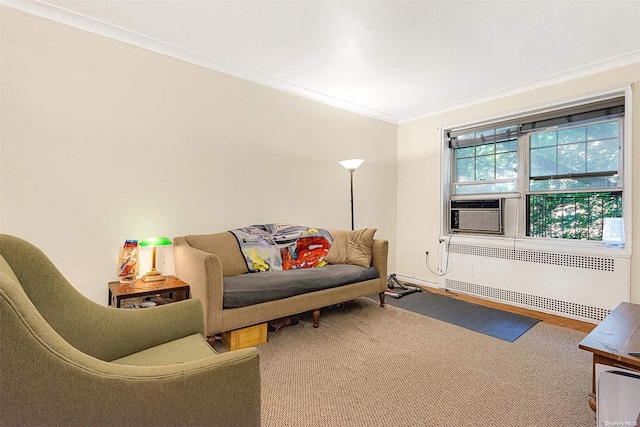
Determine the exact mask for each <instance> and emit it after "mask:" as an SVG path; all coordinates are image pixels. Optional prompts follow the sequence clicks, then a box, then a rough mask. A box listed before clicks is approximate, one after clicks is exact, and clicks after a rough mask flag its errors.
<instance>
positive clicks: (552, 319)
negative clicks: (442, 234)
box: [411, 283, 597, 332]
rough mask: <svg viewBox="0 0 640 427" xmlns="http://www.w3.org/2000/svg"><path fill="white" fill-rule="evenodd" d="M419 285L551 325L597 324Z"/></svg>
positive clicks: (582, 327)
mask: <svg viewBox="0 0 640 427" xmlns="http://www.w3.org/2000/svg"><path fill="white" fill-rule="evenodd" d="M411 285H412V286H416V285H415V284H413V283H411ZM418 286H419V287H421V288H423V289H424V290H425V291H429V292H433V293H436V294H441V295H446V296H449V297H452V298H456V299H459V300H462V301H467V302H470V303H473V304H478V305H483V306H485V307H492V308H497V309H500V310H504V311H508V312H511V313H516V314H521V315H523V316H529V317H533V318H534V319H540V320H541V321H543V322H545V323H549V324H551V325H557V326H563V327H565V328H570V329H575V330H576V331H582V332H591V331H592V330H593V328H595V327H596V326H597V325H595V324H593V323H589V322H582V321H580V320H574V319H569V318H566V317H562V316H555V315H553V314H548V313H542V312H540V311H535V310H529V309H526V308H522V307H517V306H514V305H509V304H502V303H499V302H496V301H490V300H486V299H484V298H477V297H473V296H470V295H465V294H458V293H455V292H452V291H447V290H444V289H437V288H431V287H429V286H424V285H418Z"/></svg>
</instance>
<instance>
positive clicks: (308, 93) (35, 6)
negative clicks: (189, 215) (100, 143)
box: [0, 0, 398, 124]
mask: <svg viewBox="0 0 640 427" xmlns="http://www.w3.org/2000/svg"><path fill="white" fill-rule="evenodd" d="M0 5H2V6H7V7H10V8H12V9H17V10H20V11H23V12H26V13H29V14H32V15H36V16H39V17H41V18H45V19H49V20H51V21H55V22H58V23H61V24H65V25H68V26H71V27H74V28H78V29H81V30H84V31H87V32H90V33H94V34H98V35H100V36H103V37H107V38H110V39H112V40H117V41H120V42H123V43H126V44H130V45H133V46H136V47H140V48H143V49H146V50H150V51H153V52H156V53H160V54H162V55H165V56H169V57H172V58H176V59H179V60H181V61H185V62H189V63H192V64H195V65H199V66H201V67H204V68H208V69H211V70H214V71H217V72H220V73H223V74H228V75H231V76H233V77H238V78H241V79H243V80H248V81H251V82H254V83H258V84H260V85H263V86H268V87H271V88H274V89H277V90H280V91H282V92H286V93H289V94H291V95H295V96H299V97H301V98H305V99H309V100H312V101H316V102H319V103H322V104H325V105H329V106H332V107H336V108H339V109H341V110H346V111H350V112H352V113H356V114H359V115H362V116H366V117H370V118H374V119H377V120H381V121H384V122H388V123H392V124H397V123H398V117H396V116H393V115H391V114H387V113H384V112H381V111H376V110H373V109H370V108H367V107H364V106H362V105H357V104H353V103H351V102H348V101H345V100H342V99H339V98H335V97H332V96H328V95H326V94H323V93H319V92H317V91H314V90H311V89H308V88H305V87H302V86H297V85H294V84H291V83H287V82H284V81H282V80H278V79H275V78H273V77H269V76H266V75H264V74H260V73H255V72H251V71H248V70H243V69H239V68H235V67H232V66H229V65H228V64H223V63H221V62H219V61H217V60H215V59H213V58H210V57H208V56H205V55H201V54H199V53H196V52H193V51H189V50H187V49H184V48H181V47H179V46H176V45H172V44H170V43H167V42H164V41H161V40H158V39H155V38H153V37H149V36H146V35H144V34H140V33H136V32H134V31H131V30H128V29H126V28H122V27H118V26H116V25H113V24H109V23H107V22H104V21H100V20H98V19H95V18H92V17H89V16H86V15H82V14H79V13H76V12H73V11H70V10H68V9H64V8H61V7H58V6H54V5H51V4H49V3H46V2H43V1H40V0H0Z"/></svg>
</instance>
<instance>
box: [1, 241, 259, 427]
mask: <svg viewBox="0 0 640 427" xmlns="http://www.w3.org/2000/svg"><path fill="white" fill-rule="evenodd" d="M0 315H1V328H2V329H1V332H0V366H1V368H0V369H1V372H0V393H1V396H0V425H68V426H76V425H78V426H79V425H82V426H91V425H101V426H105V425H136V426H144V425H150V426H151V425H153V426H163V425H167V426H177V425H203V426H204V425H207V426H211V425H222V426H259V425H260V366H259V357H258V352H257V350H256V349H255V348H251V349H244V350H238V351H232V352H228V353H222V354H216V353H215V352H214V351H213V349H212V348H211V347H210V346H209V345H208V344H207V341H206V339H205V338H204V336H203V334H204V316H203V312H202V306H201V304H200V301H199V300H186V301H180V302H176V303H174V304H168V305H163V306H158V307H154V308H148V309H143V310H124V309H116V308H110V307H105V306H101V305H99V304H96V303H94V302H92V301H90V300H89V299H87V298H85V297H84V296H82V295H81V294H80V293H79V292H78V291H76V290H75V289H74V288H73V286H71V285H70V284H69V282H67V281H66V279H65V278H64V277H63V276H62V275H61V273H60V272H59V271H58V270H57V269H56V267H55V266H54V265H53V264H52V263H51V261H50V260H49V259H48V258H47V257H46V256H45V255H44V254H43V253H42V252H41V251H40V250H39V249H37V248H36V247H34V246H33V245H31V244H29V243H27V242H25V241H24V240H21V239H19V238H17V237H13V236H8V235H0Z"/></svg>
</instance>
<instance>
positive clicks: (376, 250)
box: [174, 231, 389, 336]
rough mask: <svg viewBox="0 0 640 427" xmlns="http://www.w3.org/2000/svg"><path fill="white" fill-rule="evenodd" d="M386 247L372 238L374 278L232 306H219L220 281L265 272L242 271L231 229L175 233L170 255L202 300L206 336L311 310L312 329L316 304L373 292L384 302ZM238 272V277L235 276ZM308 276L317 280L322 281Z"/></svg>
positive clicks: (317, 271)
mask: <svg viewBox="0 0 640 427" xmlns="http://www.w3.org/2000/svg"><path fill="white" fill-rule="evenodd" d="M330 233H331V235H332V236H335V235H336V231H330ZM388 247H389V244H388V242H387V241H386V240H380V239H373V244H372V247H371V250H372V257H371V267H374V268H375V269H370V270H373V271H376V270H377V275H376V276H377V277H374V278H369V279H366V280H362V281H358V282H355V283H350V284H346V285H341V286H336V287H332V288H328V289H321V290H315V291H312V292H306V293H300V294H297V295H293V296H288V297H285V298H280V299H275V300H271V301H265V302H259V303H255V304H251V305H249V306H243V307H234V308H225V307H224V303H223V301H225V295H224V292H225V289H224V281H225V279H226V278H234V279H238V278H239V279H242V280H244V281H247V280H250V281H261V280H264V278H265V277H266V276H261V275H264V274H269V273H268V272H267V273H248V268H247V265H246V262H245V259H244V256H243V254H242V252H241V251H240V248H239V246H238V242H237V240H236V237H235V236H234V235H233V234H232V233H231V232H223V233H215V234H206V235H190V236H182V237H176V238H175V239H174V257H175V268H176V276H177V277H179V278H180V279H182V280H184V281H185V282H187V283H188V284H189V286H190V287H191V296H192V298H198V299H200V301H202V305H203V307H204V313H205V314H204V315H205V329H206V335H207V336H212V335H215V334H217V333H220V332H226V331H231V330H235V329H239V328H243V327H246V326H251V325H256V324H259V323H264V322H268V321H270V320H274V319H278V318H281V317H285V316H290V315H294V314H298V313H303V312H307V311H311V310H313V319H314V326H315V327H317V326H318V322H319V316H320V309H321V308H322V307H327V306H330V305H334V304H339V303H342V302H346V301H350V300H353V299H356V298H359V297H362V296H365V295H373V294H376V293H377V294H379V297H380V306H384V292H385V290H386V288H387V253H388ZM327 267H330V266H327ZM327 267H315V268H312V269H302V270H314V271H313V272H311V271H307V272H303V274H304V273H313V274H316V275H318V274H321V275H324V274H327V275H328V274H329V272H330V268H327ZM323 269H324V270H323ZM296 272H300V270H287V271H284V272H278V273H283V274H282V275H283V276H284V275H288V274H290V273H293V274H298V273H296ZM239 275H243V276H242V277H237V276H239ZM234 276H236V277H234ZM280 277H282V276H280ZM313 280H314V281H315V282H316V283H317V282H318V281H321V280H322V279H313Z"/></svg>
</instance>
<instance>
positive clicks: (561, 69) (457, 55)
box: [2, 0, 640, 123]
mask: <svg viewBox="0 0 640 427" xmlns="http://www.w3.org/2000/svg"><path fill="white" fill-rule="evenodd" d="M2 4H3V5H6V6H10V7H15V8H18V9H22V10H25V11H27V12H30V13H35V14H38V15H41V16H45V17H47V18H50V19H54V20H57V21H60V22H63V23H66V24H70V25H73V26H76V27H79V28H83V29H86V30H89V31H93V32H96V33H98V34H102V35H105V36H108V37H112V38H114V39H117V40H121V41H125V42H127V43H131V44H135V45H138V46H142V47H145V48H148V49H152V50H155V51H158V52H162V53H164V54H168V55H171V56H175V57H178V58H181V59H184V60H187V61H191V62H194V63H197V64H200V65H203V66H206V67H210V68H212V69H216V70H219V71H222V72H225V73H228V74H232V75H235V76H238V77H242V78H245V79H249V80H252V81H256V82H258V83H261V84H266V85H269V86H273V87H276V88H278V89H282V90H285V91H287V92H291V93H295V94H298V95H301V96H304V97H307V98H311V99H315V100H318V101H321V102H325V103H328V104H330V105H334V106H338V107H341V108H344V109H347V110H350V111H355V112H358V113H361V114H365V115H368V116H371V117H376V118H379V119H381V120H385V121H389V122H392V123H400V122H405V121H408V120H413V119H416V118H418V117H422V116H426V115H429V114H433V113H434V112H438V111H443V110H447V109H452V108H457V107H460V106H463V105H468V104H471V103H474V102H478V101H481V100H486V99H491V98H495V97H498V96H504V95H507V94H511V93H518V92H521V91H524V90H527V89H531V88H534V87H539V86H542V85H546V84H550V83H554V82H557V81H562V80H566V79H569V78H575V77H577V76H580V75H586V74H590V73H593V72H597V71H602V70H605V69H609V68H613V67H617V66H621V65H627V64H630V63H637V62H640V0H626V1H616V0H609V1H607V0H599V1H585V0H556V1H542V0H537V1H531V0H509V1H489V0H485V1H480V0H474V1H461V0H448V1H447V0H441V1H435V0H432V1H400V0H396V1H374V0H369V1H367V0H360V1H311V0H298V1H273V0H262V1H212V0H197V1H196V0H130V1H117V0H46V1H38V0H35V1H34V0H2ZM639 77H640V76H639Z"/></svg>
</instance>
